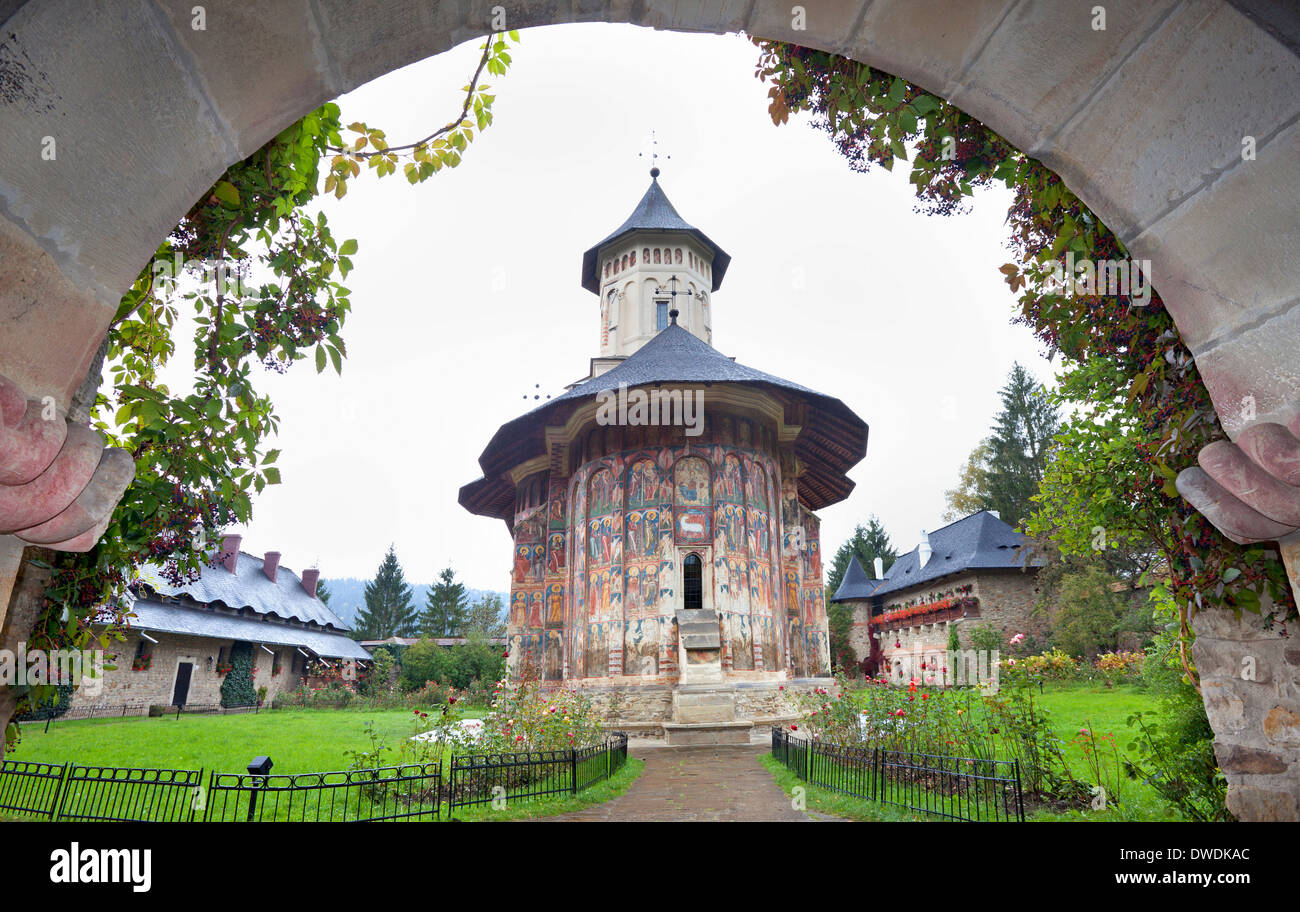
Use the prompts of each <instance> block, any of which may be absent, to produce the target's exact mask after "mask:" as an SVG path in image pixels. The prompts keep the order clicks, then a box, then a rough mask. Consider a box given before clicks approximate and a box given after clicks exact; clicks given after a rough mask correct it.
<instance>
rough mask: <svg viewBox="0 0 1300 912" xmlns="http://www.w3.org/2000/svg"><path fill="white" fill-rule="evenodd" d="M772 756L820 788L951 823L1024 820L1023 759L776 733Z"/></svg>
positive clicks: (774, 729)
mask: <svg viewBox="0 0 1300 912" xmlns="http://www.w3.org/2000/svg"><path fill="white" fill-rule="evenodd" d="M772 756H773V757H775V758H776V759H777V760H778V761H779V762H780V763H781V764H783V765H784V766H785V767H786V768H787V769H789V770H790V771H791V772H793V773H794V774H795V775H797V776H798V777H799V778H800V779H802V780H804V781H805V782H808V783H810V784H812V785H816V786H819V787H820V788H824V789H829V790H830V791H834V792H839V793H841V794H844V795H850V796H852V797H855V798H865V799H867V800H869V801H878V802H880V803H882V804H888V805H893V806H895V807H901V808H906V809H908V810H912V811H919V812H921V813H924V814H929V815H932V816H936V817H942V818H945V819H948V820H970V821H1015V822H1024V819H1025V800H1024V792H1023V790H1022V788H1021V781H1020V761H1019V760H981V759H977V758H973V757H950V756H945V755H941V754H919V753H912V752H909V751H896V750H887V749H884V748H880V747H870V746H862V747H852V746H846V745H838V744H824V743H822V742H820V741H812V740H806V739H803V738H798V737H795V736H793V735H791V734H790V733H789V732H787V731H785V730H784V729H779V728H773V729H772Z"/></svg>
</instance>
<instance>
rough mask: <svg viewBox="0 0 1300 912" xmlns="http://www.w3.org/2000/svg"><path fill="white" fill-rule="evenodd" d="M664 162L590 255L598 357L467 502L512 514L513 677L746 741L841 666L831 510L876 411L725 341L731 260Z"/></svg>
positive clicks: (508, 430) (665, 731)
mask: <svg viewBox="0 0 1300 912" xmlns="http://www.w3.org/2000/svg"><path fill="white" fill-rule="evenodd" d="M650 177H651V181H650V187H649V188H648V189H647V190H646V191H645V194H644V195H643V196H642V197H641V201H640V202H638V203H637V205H636V208H635V209H634V210H633V211H632V214H631V215H630V216H629V217H628V218H627V220H626V221H624V222H623V224H621V225H620V226H619V227H618V228H616V229H615V230H614V232H613V233H611V234H610V235H609V236H608V237H606V238H605V239H604V240H603V241H601V242H600V243H598V244H596V245H595V246H594V247H592V248H591V249H590V250H588V251H587V252H586V253H585V254H584V255H583V258H582V287H583V288H585V289H587V290H588V291H590V292H591V293H592V294H594V295H596V296H597V300H598V301H599V308H600V310H599V313H600V318H601V321H600V331H599V332H600V334H599V347H598V349H597V351H598V355H597V356H596V357H595V358H592V360H591V367H590V372H589V374H588V376H587V377H586V378H584V379H582V380H579V381H578V382H576V383H574V384H572V385H571V386H570V387H569V389H568V390H567V391H566V392H564V393H562V394H560V395H558V396H555V397H554V398H552V399H548V400H547V401H546V402H544V403H542V404H540V405H539V406H538V407H537V408H535V409H533V410H532V411H530V412H527V413H525V414H523V415H520V416H518V417H516V418H514V419H513V420H511V421H508V422H507V423H505V424H504V425H502V426H501V428H500V429H499V430H498V431H497V432H496V434H494V435H493V437H492V439H491V441H490V442H489V443H488V445H487V448H486V449H485V450H484V451H483V454H482V455H481V456H480V457H479V466H480V467H481V468H482V470H483V475H482V477H480V478H478V479H476V480H474V481H472V482H470V483H469V484H467V485H465V486H464V487H462V488H461V490H460V503H461V505H462V506H464V507H465V508H466V509H467V510H470V511H471V512H473V513H476V514H478V515H480V516H491V517H494V518H496V519H500V520H502V521H504V522H505V525H506V528H507V529H508V530H509V532H510V539H511V559H510V573H511V579H510V614H509V620H508V622H507V627H506V636H507V639H508V642H509V673H510V674H511V676H512V677H516V678H522V677H536V678H538V679H540V681H541V682H542V685H543V686H545V687H573V688H581V689H582V690H583V691H584V692H585V693H586V694H588V695H589V696H590V697H591V698H592V699H593V700H597V701H601V702H605V703H606V705H609V706H613V705H614V703H613V701H615V700H617V701H619V704H620V705H621V707H622V708H621V709H620V710H619V714H620V719H621V724H624V725H626V724H631V723H636V724H639V725H641V726H642V727H643V730H645V731H647V732H651V733H658V734H659V735H662V736H663V737H665V738H667V739H668V741H669V743H682V744H687V743H690V744H722V743H745V744H747V743H749V738H750V735H751V733H752V732H753V730H754V729H755V728H757V729H759V730H761V729H762V728H764V727H767V726H770V725H772V724H775V723H778V722H779V721H780V720H781V719H783V718H785V716H784V713H786V712H787V710H788V707H787V706H786V701H787V700H788V699H789V698H790V697H791V696H792V695H793V694H794V693H796V692H800V691H809V690H814V689H816V688H821V687H825V686H826V685H827V684H829V683H830V682H829V675H830V670H831V669H830V642H829V627H828V623H827V617H826V598H825V592H824V589H823V570H822V562H821V533H820V520H819V519H818V517H817V514H816V512H815V511H817V510H819V509H821V508H823V507H826V506H829V505H831V504H834V503H838V502H839V501H842V500H843V499H844V498H845V497H847V496H848V495H849V492H850V491H851V490H853V481H852V480H851V479H850V478H849V477H848V472H849V470H850V469H851V468H852V467H853V466H854V465H856V464H857V462H858V461H859V460H861V459H862V457H863V456H865V455H866V449H867V425H866V422H864V421H863V420H862V419H861V418H860V417H858V415H856V414H855V413H854V412H853V411H852V410H851V409H850V408H848V406H846V405H845V404H844V403H843V402H841V401H840V400H838V399H836V398H834V397H832V396H827V395H824V394H822V393H818V392H815V391H814V390H811V389H808V388H807V387H805V386H802V385H800V384H797V383H791V382H790V381H788V380H783V379H781V378H780V377H777V376H774V375H772V374H768V373H765V372H763V371H760V370H757V369H755V368H752V367H748V366H746V365H744V364H740V363H738V362H736V361H734V360H733V359H731V358H729V357H727V356H726V355H724V354H722V353H721V352H719V351H718V350H717V349H715V348H714V347H713V345H712V335H713V293H714V292H715V291H717V290H718V287H719V286H720V285H721V284H722V279H723V277H724V276H725V275H726V272H727V267H728V266H729V265H730V263H731V257H729V256H728V255H727V254H726V253H724V252H723V251H722V249H721V248H719V247H718V245H717V244H715V243H713V241H711V240H710V239H709V238H708V236H707V235H705V234H704V233H703V232H702V231H700V230H699V229H698V228H695V227H694V226H692V225H690V224H689V223H687V222H686V220H685V219H683V218H682V217H681V216H680V215H679V214H678V213H677V210H676V209H675V208H673V205H672V203H670V202H669V201H668V197H667V196H666V195H665V194H664V191H663V188H662V187H661V186H660V185H659V170H658V169H657V168H654V169H652V170H651V171H650ZM615 403H618V405H617V407H615ZM638 403H639V405H638ZM502 556H503V557H504V556H505V555H504V549H503V555H502ZM606 701H608V702H606Z"/></svg>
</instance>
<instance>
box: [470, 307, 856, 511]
mask: <svg viewBox="0 0 1300 912" xmlns="http://www.w3.org/2000/svg"><path fill="white" fill-rule="evenodd" d="M656 383H704V384H713V383H737V384H753V385H757V386H760V387H766V388H768V389H771V390H774V391H777V392H781V393H784V394H787V395H789V396H792V397H794V398H796V399H799V400H802V401H803V402H804V403H806V404H807V405H808V413H807V418H806V420H805V422H804V425H803V427H802V428H801V430H800V433H799V437H798V438H797V440H796V444H795V446H796V453H797V455H798V456H799V458H800V460H801V461H802V462H803V464H804V465H805V467H806V473H805V475H804V476H801V481H800V491H801V496H803V497H806V500H805V502H806V504H807V505H808V506H809V507H810V508H811V509H820V508H821V507H823V506H826V505H828V504H831V503H837V502H839V501H840V500H843V499H844V498H845V497H847V496H848V494H849V492H850V491H852V490H853V482H852V481H850V480H849V479H848V478H847V477H846V475H845V473H846V472H848V470H849V469H850V468H852V467H853V466H854V465H856V464H857V463H858V462H859V461H861V459H862V457H863V456H865V455H866V452H867V425H866V422H864V421H863V420H862V419H861V418H859V417H858V416H857V415H856V414H855V413H854V412H853V410H852V409H850V408H849V407H848V406H847V405H845V404H844V403H843V402H841V401H840V400H839V399H836V398H834V397H831V396H826V395H824V394H822V393H818V392H815V391H814V390H811V389H809V388H808V387H806V386H801V385H799V384H798V383H792V382H791V381H789V380H783V379H781V378H780V377H776V376H773V375H772V374H767V373H764V372H763V371H760V370H755V369H754V368H752V367H746V366H745V365H743V364H737V363H736V362H735V361H733V360H731V359H730V358H728V357H727V356H726V355H724V354H722V353H721V352H719V351H718V350H717V349H715V348H714V347H713V346H711V345H709V344H708V343H707V342H705V341H703V340H702V339H700V338H698V337H696V336H694V335H692V334H691V333H690V332H688V331H687V330H685V329H683V328H682V327H681V326H678V325H677V324H675V323H673V324H670V325H669V326H668V327H667V328H666V329H664V330H663V331H662V332H661V333H659V334H658V335H657V336H655V337H654V338H653V339H651V340H650V341H649V342H647V343H646V344H645V345H643V346H641V348H639V349H637V351H636V352H634V353H633V354H632V355H630V356H629V357H628V358H626V359H625V360H624V361H623V362H622V363H621V364H619V365H618V366H617V367H614V368H612V369H611V370H609V371H606V372H605V373H603V374H601V375H600V376H598V377H594V378H592V379H590V380H584V381H582V382H581V383H578V384H577V385H575V386H574V387H573V389H571V390H569V391H568V392H566V393H564V394H562V395H559V396H556V397H555V398H554V399H551V400H549V401H548V402H545V403H543V404H542V405H540V406H538V407H537V408H535V409H533V410H532V411H531V412H527V413H525V414H523V415H521V416H519V417H518V418H516V419H514V420H513V421H509V422H507V423H505V424H503V425H502V426H501V427H500V429H498V430H497V432H496V434H494V435H493V437H492V440H491V441H490V442H489V443H488V445H487V448H486V449H484V451H483V455H481V456H480V457H479V465H480V466H481V467H482V469H483V478H480V479H478V480H477V481H474V482H471V483H469V484H467V485H465V486H464V487H462V488H461V489H460V503H461V505H462V506H464V507H465V508H466V509H468V510H470V511H471V512H473V513H478V514H480V515H486V516H499V517H500V518H502V519H506V521H507V522H509V518H510V516H512V515H513V487H512V486H510V485H509V483H508V482H507V481H506V475H507V473H508V472H509V471H510V470H511V469H513V468H514V467H515V466H516V465H518V464H520V463H522V462H525V461H526V460H527V459H529V458H531V457H532V456H533V455H536V454H538V453H542V452H545V441H544V439H543V438H542V435H541V433H540V431H541V429H542V428H544V427H545V426H546V424H547V423H548V419H553V417H554V419H558V418H560V417H563V416H566V415H567V414H568V412H566V411H565V410H566V408H567V409H568V410H569V411H571V410H572V409H573V408H574V407H576V404H577V403H579V402H582V401H585V400H588V399H592V398H594V397H595V396H596V395H597V394H598V393H600V392H602V391H605V390H617V389H618V388H619V386H620V385H621V384H626V385H627V387H628V388H629V389H630V388H632V387H637V386H644V385H647V384H656ZM704 407H705V413H706V414H707V413H708V408H709V404H708V396H707V394H706V395H705V405H704Z"/></svg>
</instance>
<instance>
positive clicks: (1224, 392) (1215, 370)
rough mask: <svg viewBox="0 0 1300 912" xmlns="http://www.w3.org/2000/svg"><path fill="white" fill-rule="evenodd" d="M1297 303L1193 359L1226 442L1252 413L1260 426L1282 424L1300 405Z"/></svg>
mask: <svg viewBox="0 0 1300 912" xmlns="http://www.w3.org/2000/svg"><path fill="white" fill-rule="evenodd" d="M1297 349H1300V304H1298V305H1293V306H1291V307H1289V308H1288V309H1286V310H1284V311H1283V312H1281V313H1279V314H1277V315H1276V316H1271V317H1267V318H1265V319H1263V320H1262V321H1261V322H1259V323H1258V324H1256V325H1251V326H1250V328H1248V329H1244V330H1242V331H1240V332H1239V333H1238V334H1237V335H1235V336H1233V337H1232V338H1231V339H1229V340H1227V341H1225V342H1221V343H1220V344H1218V345H1215V346H1213V347H1211V348H1208V349H1206V350H1204V351H1201V352H1198V353H1197V354H1196V366H1197V368H1199V369H1200V372H1201V379H1202V380H1204V381H1205V388H1206V389H1207V390H1209V393H1210V397H1211V398H1212V399H1213V400H1214V407H1215V411H1216V412H1218V414H1219V420H1220V421H1221V422H1222V424H1223V429H1224V430H1225V431H1227V432H1228V436H1229V437H1233V438H1235V437H1236V436H1237V434H1239V433H1240V432H1241V431H1242V429H1243V428H1244V427H1245V426H1246V421H1247V418H1248V417H1249V415H1250V414H1251V412H1252V411H1253V413H1254V415H1255V418H1256V419H1257V420H1259V421H1279V422H1282V423H1286V422H1287V421H1288V420H1289V419H1290V418H1291V416H1293V415H1294V414H1295V411H1296V405H1297V403H1298V402H1300V363H1298V362H1297V360H1296V358H1295V352H1296V351H1297Z"/></svg>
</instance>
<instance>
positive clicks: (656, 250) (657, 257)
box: [655, 247, 659, 263]
mask: <svg viewBox="0 0 1300 912" xmlns="http://www.w3.org/2000/svg"><path fill="white" fill-rule="evenodd" d="M655 262H656V263H658V262H659V248H658V247H656V248H655Z"/></svg>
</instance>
